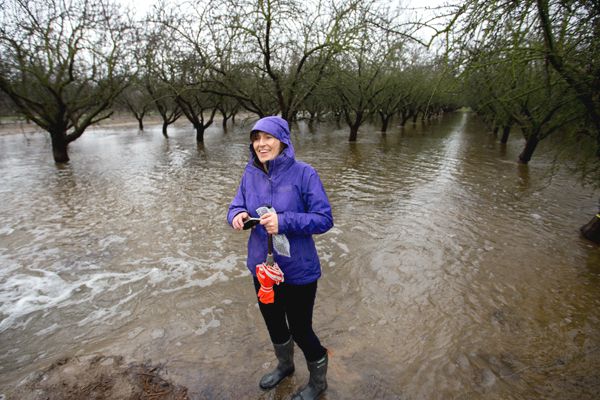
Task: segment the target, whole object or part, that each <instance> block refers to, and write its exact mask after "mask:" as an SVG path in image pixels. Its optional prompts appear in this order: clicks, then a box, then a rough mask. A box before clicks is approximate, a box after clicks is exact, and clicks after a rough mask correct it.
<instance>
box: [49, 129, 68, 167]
mask: <svg viewBox="0 0 600 400" xmlns="http://www.w3.org/2000/svg"><path fill="white" fill-rule="evenodd" d="M50 137H51V139H52V155H53V156H54V162H56V163H59V164H62V163H68V162H69V154H68V152H67V146H68V145H69V144H68V143H67V135H66V134H65V132H55V133H52V132H51V133H50Z"/></svg>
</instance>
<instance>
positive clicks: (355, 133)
mask: <svg viewBox="0 0 600 400" xmlns="http://www.w3.org/2000/svg"><path fill="white" fill-rule="evenodd" d="M357 138H358V125H357V124H353V125H350V137H348V141H349V142H356V139H357Z"/></svg>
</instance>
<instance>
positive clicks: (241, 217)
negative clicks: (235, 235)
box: [231, 211, 250, 231]
mask: <svg viewBox="0 0 600 400" xmlns="http://www.w3.org/2000/svg"><path fill="white" fill-rule="evenodd" d="M248 217H250V216H249V215H248V213H247V212H245V211H242V212H241V213H239V214H238V215H236V216H235V217H233V221H232V222H231V225H232V226H233V229H235V230H236V231H241V230H242V229H244V221H245V220H246V219H248Z"/></svg>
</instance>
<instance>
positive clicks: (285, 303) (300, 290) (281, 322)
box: [254, 278, 327, 362]
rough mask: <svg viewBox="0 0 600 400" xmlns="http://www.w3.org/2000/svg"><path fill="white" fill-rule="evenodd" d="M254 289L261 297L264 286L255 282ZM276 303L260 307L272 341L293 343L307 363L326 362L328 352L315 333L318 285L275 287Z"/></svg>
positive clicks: (259, 303) (281, 285)
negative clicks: (289, 341) (261, 287)
mask: <svg viewBox="0 0 600 400" xmlns="http://www.w3.org/2000/svg"><path fill="white" fill-rule="evenodd" d="M254 287H255V289H256V292H257V293H258V289H260V283H259V282H258V279H256V278H254ZM273 289H274V290H275V302H274V303H272V304H263V303H261V302H260V301H259V302H258V305H259V307H260V312H261V314H262V316H263V318H264V319H265V323H266V325H267V329H268V331H269V336H271V341H272V342H273V343H275V344H283V343H285V342H287V341H288V340H289V339H290V336H291V337H292V338H293V339H294V342H296V344H298V347H300V349H301V350H302V352H303V353H304V357H306V360H307V361H310V362H312V361H317V360H320V359H321V358H323V356H324V355H325V353H326V352H327V350H326V349H325V348H324V347H323V346H321V342H320V341H319V338H318V337H317V335H315V332H314V331H313V329H312V315H313V307H314V305H315V297H316V295H317V282H316V281H315V282H313V283H309V284H307V285H289V284H287V283H281V284H279V285H275V286H274V287H273Z"/></svg>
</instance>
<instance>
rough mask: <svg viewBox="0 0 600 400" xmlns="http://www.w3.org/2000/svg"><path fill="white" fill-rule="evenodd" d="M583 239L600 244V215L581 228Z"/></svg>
mask: <svg viewBox="0 0 600 400" xmlns="http://www.w3.org/2000/svg"><path fill="white" fill-rule="evenodd" d="M579 230H580V231H581V234H582V235H583V237H585V238H586V239H588V240H591V241H592V242H594V243H600V214H596V215H595V216H593V217H592V219H591V220H590V222H588V223H587V224H585V225H583V226H582V227H581V228H579Z"/></svg>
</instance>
